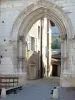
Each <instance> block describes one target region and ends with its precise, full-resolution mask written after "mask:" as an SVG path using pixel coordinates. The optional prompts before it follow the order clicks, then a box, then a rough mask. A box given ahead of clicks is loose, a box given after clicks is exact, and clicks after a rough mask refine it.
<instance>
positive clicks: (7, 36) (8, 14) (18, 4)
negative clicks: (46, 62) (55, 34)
mask: <svg viewBox="0 0 75 100" xmlns="http://www.w3.org/2000/svg"><path fill="white" fill-rule="evenodd" d="M41 1H44V0H41ZM46 1H48V2H49V1H50V2H52V3H54V4H55V5H54V7H55V6H56V5H58V7H60V9H62V10H63V11H64V13H65V14H66V15H67V16H68V20H69V21H71V23H72V26H73V28H72V30H71V31H72V32H71V34H68V35H69V36H68V37H69V40H68V42H69V41H70V43H69V45H70V46H69V48H68V52H67V53H68V56H69V58H70V59H69V60H68V66H66V68H64V70H65V69H66V71H67V70H70V74H69V75H71V74H72V75H74V74H73V73H74V72H73V71H74V70H72V69H73V68H74V66H75V63H74V59H75V57H74V55H75V50H74V49H75V45H74V44H75V37H74V35H75V33H74V32H75V0H46ZM33 3H34V4H35V5H36V0H14V1H13V0H1V1H0V55H1V56H2V58H1V64H0V73H1V74H15V73H16V72H17V45H16V43H17V42H15V40H17V38H16V37H17V36H16V35H17V34H16V30H14V33H15V34H12V33H13V32H12V30H13V29H12V28H13V27H15V26H14V23H15V21H16V20H17V18H18V16H19V15H20V13H21V12H22V11H23V10H24V9H25V10H26V9H29V8H30V7H31V6H30V5H31V4H33ZM64 22H65V21H64ZM70 37H71V38H70ZM72 38H73V39H72ZM67 44H68V43H67ZM66 71H65V72H66ZM68 72H69V71H68ZM72 75H71V76H72ZM74 76H75V75H74Z"/></svg>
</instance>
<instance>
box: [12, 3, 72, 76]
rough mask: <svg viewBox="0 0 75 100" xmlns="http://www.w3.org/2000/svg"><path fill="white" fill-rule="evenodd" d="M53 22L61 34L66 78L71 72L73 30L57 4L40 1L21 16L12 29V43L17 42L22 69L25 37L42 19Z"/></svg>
mask: <svg viewBox="0 0 75 100" xmlns="http://www.w3.org/2000/svg"><path fill="white" fill-rule="evenodd" d="M45 16H46V17H47V18H48V19H49V20H52V21H53V22H54V23H55V24H56V25H57V26H58V28H59V30H60V33H61V39H62V44H61V77H65V74H66V75H67V74H68V72H69V71H70V59H71V58H70V55H69V54H70V50H69V48H71V42H70V41H69V40H70V39H71V38H72V34H73V29H72V25H71V22H70V20H69V18H68V17H67V16H66V15H65V13H64V12H63V11H62V10H61V9H60V8H59V7H57V6H56V5H55V4H53V3H51V2H46V1H38V2H36V3H35V4H32V5H31V6H29V7H28V8H27V9H24V10H23V12H22V13H21V14H20V15H19V17H18V18H17V20H16V21H15V23H14V25H13V29H12V41H15V43H16V45H17V49H18V59H19V64H18V66H19V67H20V68H23V67H24V59H25V58H24V56H23V55H24V51H25V37H26V35H27V34H28V31H29V30H30V28H31V27H32V25H33V24H34V23H35V22H36V21H37V20H39V19H40V18H42V17H45Z"/></svg>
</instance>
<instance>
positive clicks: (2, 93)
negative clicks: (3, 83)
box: [1, 88, 6, 98]
mask: <svg viewBox="0 0 75 100" xmlns="http://www.w3.org/2000/svg"><path fill="white" fill-rule="evenodd" d="M1 98H6V89H5V88H2V90H1Z"/></svg>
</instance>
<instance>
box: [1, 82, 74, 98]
mask: <svg viewBox="0 0 75 100" xmlns="http://www.w3.org/2000/svg"><path fill="white" fill-rule="evenodd" d="M46 81H47V80H46ZM55 86H58V84H49V83H47V82H46V83H45V82H44V83H41V82H37V83H34V84H33V83H30V84H26V85H24V86H23V90H20V91H17V94H10V95H7V97H6V98H0V100H54V99H52V94H51V90H52V89H53V88H54V87H55ZM58 93H59V98H58V99H57V100H75V88H62V87H60V86H59V88H58ZM55 100H56V99H55Z"/></svg>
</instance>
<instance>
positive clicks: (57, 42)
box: [51, 39, 61, 49]
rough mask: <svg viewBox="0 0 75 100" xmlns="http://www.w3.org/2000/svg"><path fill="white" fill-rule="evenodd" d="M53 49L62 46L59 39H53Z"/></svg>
mask: <svg viewBox="0 0 75 100" xmlns="http://www.w3.org/2000/svg"><path fill="white" fill-rule="evenodd" d="M51 48H52V49H60V48H61V44H60V42H59V41H58V39H56V40H55V41H53V43H52V45H51Z"/></svg>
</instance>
